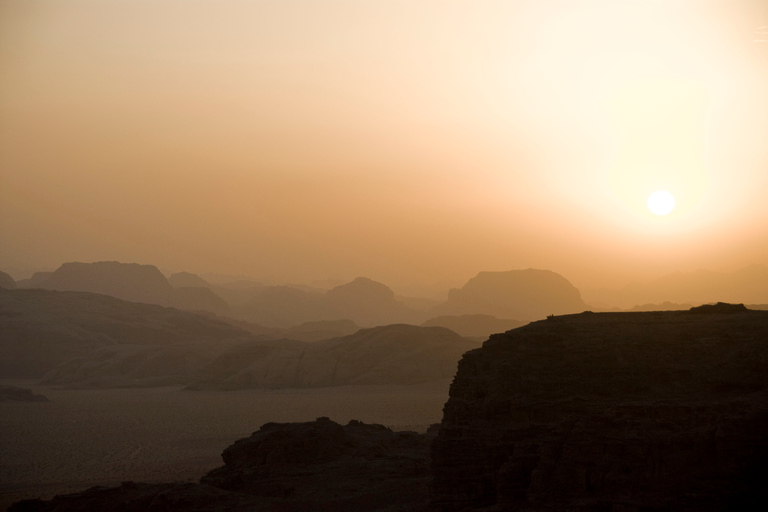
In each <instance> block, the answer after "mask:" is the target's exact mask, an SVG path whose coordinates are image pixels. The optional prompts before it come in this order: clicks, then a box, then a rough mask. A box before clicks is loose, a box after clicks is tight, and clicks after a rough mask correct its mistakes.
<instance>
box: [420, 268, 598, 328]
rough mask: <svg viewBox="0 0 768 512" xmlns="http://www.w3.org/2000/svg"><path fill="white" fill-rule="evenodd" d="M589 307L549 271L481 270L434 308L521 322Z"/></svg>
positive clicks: (563, 281)
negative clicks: (444, 301)
mask: <svg viewBox="0 0 768 512" xmlns="http://www.w3.org/2000/svg"><path fill="white" fill-rule="evenodd" d="M585 309H587V307H586V305H585V304H584V302H583V301H582V300H581V294H580V293H579V290H577V289H576V287H574V286H573V285H572V284H571V283H570V282H568V280H567V279H565V278H564V277H563V276H561V275H560V274H556V273H555V272H551V271H549V270H537V269H532V268H529V269H527V270H510V271H508V272H480V273H479V274H478V275H477V276H475V277H473V278H472V279H470V280H469V281H467V284H465V285H464V286H463V287H462V288H460V289H458V288H453V289H451V290H450V291H449V292H448V301H447V302H446V303H444V304H441V305H440V306H438V307H436V308H434V309H433V313H435V314H439V315H467V314H470V315H473V314H485V315H492V316H496V317H498V318H514V319H516V320H520V321H530V320H540V319H542V318H544V317H546V316H547V315H552V314H555V315H559V314H565V313H578V312H581V311H584V310H585Z"/></svg>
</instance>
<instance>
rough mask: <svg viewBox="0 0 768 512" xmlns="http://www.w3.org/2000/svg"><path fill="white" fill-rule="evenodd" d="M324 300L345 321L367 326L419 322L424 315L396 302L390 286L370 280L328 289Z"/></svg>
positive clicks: (365, 279)
mask: <svg viewBox="0 0 768 512" xmlns="http://www.w3.org/2000/svg"><path fill="white" fill-rule="evenodd" d="M325 297H326V299H327V301H328V303H329V304H330V306H331V307H333V308H335V309H336V310H338V311H340V312H341V313H342V316H343V318H351V319H352V320H354V321H355V322H356V323H357V324H359V325H362V326H366V327H371V326H376V325H386V324H392V323H411V322H417V321H418V320H419V319H420V318H421V316H423V315H422V314H420V313H418V312H416V311H414V310H412V309H410V308H408V307H406V306H405V304H403V303H402V302H400V301H398V300H396V299H395V294H394V292H393V291H392V290H390V289H389V287H388V286H386V285H384V284H382V283H379V282H376V281H373V280H372V279H368V278H367V277H358V278H357V279H355V280H354V281H352V282H351V283H347V284H343V285H341V286H337V287H335V288H333V289H331V290H328V293H327V294H326V296H325Z"/></svg>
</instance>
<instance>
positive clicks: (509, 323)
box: [421, 315, 524, 341]
mask: <svg viewBox="0 0 768 512" xmlns="http://www.w3.org/2000/svg"><path fill="white" fill-rule="evenodd" d="M523 324H524V322H520V321H518V320H508V319H505V318H496V317H495V316H491V315H459V316H450V315H448V316H437V317H435V318H430V319H429V320H427V321H426V322H424V323H423V324H421V325H422V326H424V327H431V326H437V327H445V328H446V329H450V330H452V331H453V332H455V333H457V334H459V335H461V336H465V337H467V338H477V339H481V340H482V341H485V340H486V339H487V338H488V336H490V335H491V334H495V333H498V332H506V331H508V330H510V329H515V328H516V327H520V326H521V325H523Z"/></svg>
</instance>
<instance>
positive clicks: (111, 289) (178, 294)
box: [19, 261, 230, 314]
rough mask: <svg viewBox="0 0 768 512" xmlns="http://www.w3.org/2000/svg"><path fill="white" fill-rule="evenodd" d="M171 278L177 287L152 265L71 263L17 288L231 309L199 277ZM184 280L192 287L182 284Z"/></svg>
mask: <svg viewBox="0 0 768 512" xmlns="http://www.w3.org/2000/svg"><path fill="white" fill-rule="evenodd" d="M174 276H176V277H174ZM171 277H173V278H174V282H176V283H177V285H178V287H177V288H174V287H173V286H172V285H171V283H170V282H169V280H168V279H166V278H165V276H164V275H163V274H162V273H161V272H160V271H159V270H158V269H157V267H155V266H154V265H140V264H138V263H120V262H117V261H99V262H95V263H78V262H74V263H64V264H63V265H62V266H61V267H59V268H58V269H56V270H55V271H54V272H37V273H36V274H35V275H34V276H33V277H32V278H31V279H28V280H25V281H23V282H20V286H19V288H44V289H47V290H59V291H78V292H91V293H99V294H103V295H109V296H112V297H117V298H118V299H123V300H127V301H131V302H143V303H145V304H158V305H161V306H173V307H176V308H179V309H186V310H191V311H210V312H212V313H217V314H226V313H228V312H229V311H230V307H229V304H228V303H227V302H226V301H225V300H224V299H222V298H221V297H219V296H218V295H216V294H215V293H214V292H213V291H212V290H210V285H209V284H208V283H207V282H206V281H205V280H203V279H202V278H200V277H198V276H196V275H194V274H190V273H187V272H180V273H178V274H174V275H173V276H171ZM185 283H186V284H190V283H191V284H194V285H195V286H194V287H193V286H186V285H185V286H182V285H184V284H185ZM198 285H200V286H198Z"/></svg>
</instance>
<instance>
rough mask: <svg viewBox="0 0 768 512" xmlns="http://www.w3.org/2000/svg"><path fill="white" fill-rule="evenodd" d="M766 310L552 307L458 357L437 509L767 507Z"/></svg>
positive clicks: (438, 451)
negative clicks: (564, 311) (563, 310)
mask: <svg viewBox="0 0 768 512" xmlns="http://www.w3.org/2000/svg"><path fill="white" fill-rule="evenodd" d="M767 376H768V313H764V312H759V311H748V310H746V309H745V308H743V306H742V307H729V306H723V305H718V306H710V307H703V308H693V309H692V310H690V311H679V312H652V313H640V312H638V313H589V312H585V313H582V314H579V315H568V316H561V317H552V318H550V319H547V320H543V321H539V322H535V323H532V324H529V325H527V326H524V327H521V328H519V329H515V330H512V331H509V332H507V333H505V334H498V335H494V336H492V337H491V338H490V339H489V340H488V341H487V342H486V343H485V344H484V345H483V347H482V348H480V349H477V350H473V351H471V352H468V353H467V354H465V355H464V357H463V358H462V360H461V362H460V363H459V369H458V372H457V374H456V377H455V379H454V381H453V383H452V385H451V390H450V398H449V400H448V402H447V403H446V405H445V408H444V417H443V422H442V426H441V430H440V433H439V435H438V437H437V439H436V440H435V442H434V444H433V446H432V457H433V466H432V468H433V474H434V484H433V498H432V506H433V509H434V510H438V511H444V512H448V511H459V510H461V511H466V510H481V509H482V510H509V511H516V510H521V511H522V510H531V511H532V510H536V511H565V510H568V511H573V512H581V511H619V510H620V511H626V512H639V511H651V510H653V511H694V510H695V511H715V510H717V511H725V510H767V509H768V498H766V494H765V489H766V488H768V472H767V471H766V468H767V467H768V434H767V433H768V377H767Z"/></svg>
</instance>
